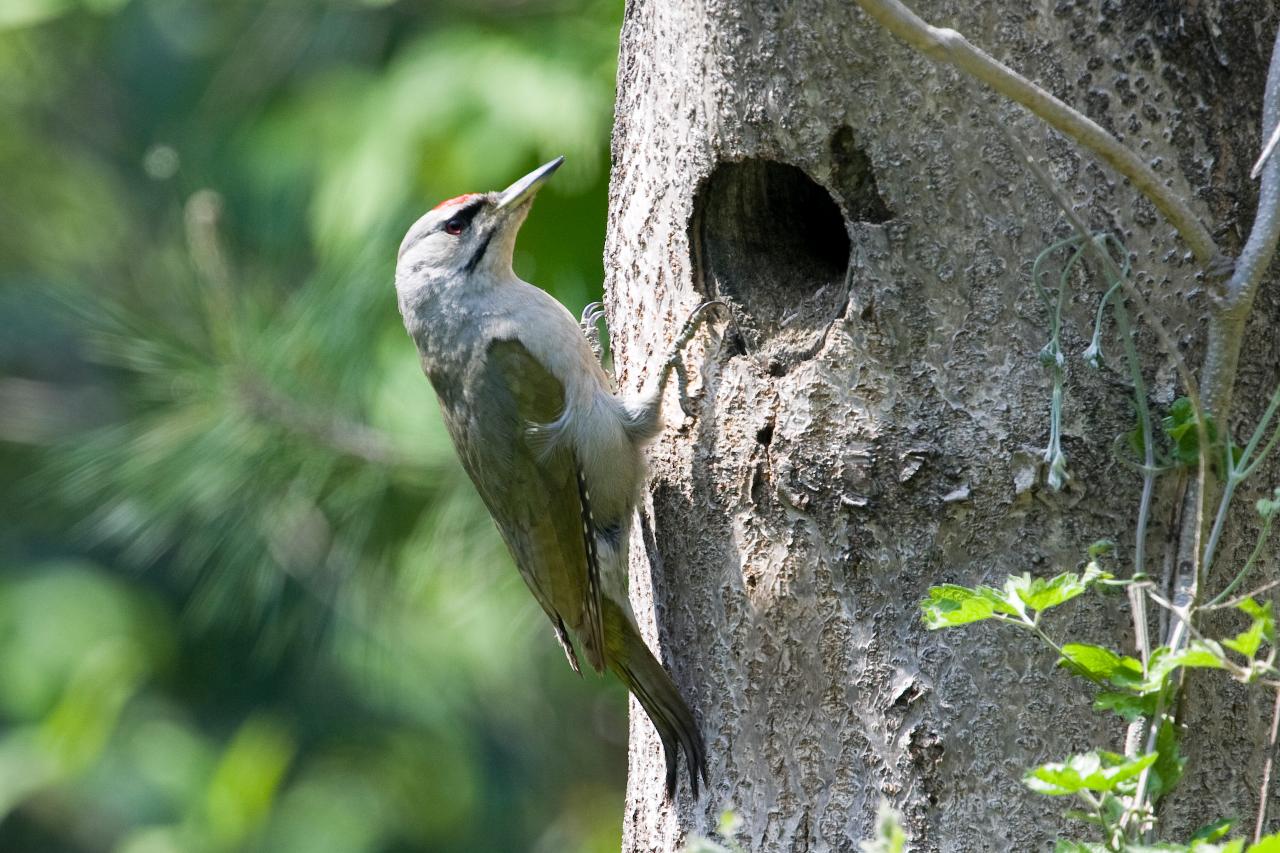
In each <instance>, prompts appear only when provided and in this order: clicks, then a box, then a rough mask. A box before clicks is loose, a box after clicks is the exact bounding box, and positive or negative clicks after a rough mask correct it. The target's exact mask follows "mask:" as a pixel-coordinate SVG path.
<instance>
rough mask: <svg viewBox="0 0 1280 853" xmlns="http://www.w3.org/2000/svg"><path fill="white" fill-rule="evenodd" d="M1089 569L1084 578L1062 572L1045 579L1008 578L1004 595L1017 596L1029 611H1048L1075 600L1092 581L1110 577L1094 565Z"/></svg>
mask: <svg viewBox="0 0 1280 853" xmlns="http://www.w3.org/2000/svg"><path fill="white" fill-rule="evenodd" d="M1089 568H1090V570H1089V571H1086V573H1085V576H1084V577H1081V576H1080V575H1078V574H1076V573H1075V572H1063V573H1062V574H1059V575H1056V576H1054V577H1052V578H1047V579H1046V578H1033V577H1031V576H1030V575H1029V574H1024V575H1022V576H1021V577H1016V576H1010V578H1009V580H1008V581H1007V582H1006V584H1005V590H1006V594H1007V595H1009V597H1010V598H1012V597H1013V596H1017V598H1018V600H1020V601H1021V602H1022V603H1023V604H1025V605H1026V606H1027V608H1028V609H1030V610H1048V609H1050V608H1051V607H1057V606H1058V605H1060V604H1065V603H1066V602H1068V601H1070V600H1071V599H1073V598H1075V597H1076V596H1078V595H1079V594H1080V593H1082V592H1084V591H1085V590H1087V589H1088V588H1089V586H1090V584H1092V583H1093V582H1094V581H1097V580H1100V579H1101V578H1103V577H1110V575H1108V574H1107V573H1106V572H1104V571H1102V570H1101V569H1099V568H1098V566H1097V564H1096V563H1091V564H1090V567H1089Z"/></svg>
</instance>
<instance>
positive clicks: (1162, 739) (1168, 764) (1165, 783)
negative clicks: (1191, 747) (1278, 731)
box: [1147, 720, 1187, 803]
mask: <svg viewBox="0 0 1280 853" xmlns="http://www.w3.org/2000/svg"><path fill="white" fill-rule="evenodd" d="M1156 754H1157V755H1159V756H1160V757H1159V758H1158V759H1156V762H1155V764H1153V765H1151V772H1150V773H1149V774H1148V776H1147V786H1148V791H1149V792H1150V795H1151V801H1152V802H1153V803H1156V802H1159V801H1160V798H1161V797H1163V796H1164V795H1165V794H1167V793H1169V792H1170V791H1172V790H1173V789H1174V787H1175V786H1176V785H1177V784H1178V782H1179V780H1181V779H1182V771H1183V770H1184V769H1185V768H1186V766H1187V759H1186V757H1185V756H1184V755H1183V754H1182V750H1181V749H1180V748H1179V744H1178V729H1177V726H1175V725H1174V724H1173V723H1171V722H1169V721H1168V720H1165V721H1164V723H1163V724H1162V725H1161V726H1160V732H1159V733H1158V734H1157V735H1156Z"/></svg>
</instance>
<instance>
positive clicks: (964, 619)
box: [920, 583, 1018, 630]
mask: <svg viewBox="0 0 1280 853" xmlns="http://www.w3.org/2000/svg"><path fill="white" fill-rule="evenodd" d="M920 609H921V611H922V615H923V618H924V624H925V627H926V628H929V629H930V630H936V629H938V628H953V627H955V626H957V625H967V624H969V623H970V622H981V621H982V620H984V619H990V618H991V617H992V616H994V615H995V614H997V613H1000V614H1004V615H1008V616H1016V615H1018V611H1017V609H1015V608H1014V607H1012V606H1011V605H1010V604H1009V603H1008V602H1007V601H1006V600H1005V598H1004V596H1003V595H1002V594H1001V593H1000V591H999V590H994V589H992V588H991V587H986V586H980V587H977V588H976V589H970V588H969V587H967V586H958V585H956V584H950V583H948V584H942V585H941V586H934V587H930V588H929V597H928V598H926V599H925V600H924V601H921V602H920Z"/></svg>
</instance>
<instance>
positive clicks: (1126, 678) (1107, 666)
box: [1058, 643, 1142, 687]
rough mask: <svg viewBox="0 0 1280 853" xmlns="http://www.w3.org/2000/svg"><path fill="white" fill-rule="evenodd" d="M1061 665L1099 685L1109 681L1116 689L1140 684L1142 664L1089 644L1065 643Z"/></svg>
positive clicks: (1134, 659)
mask: <svg viewBox="0 0 1280 853" xmlns="http://www.w3.org/2000/svg"><path fill="white" fill-rule="evenodd" d="M1058 662H1059V663H1060V664H1061V665H1063V666H1066V667H1067V668H1068V669H1070V670H1072V671H1073V672H1075V673H1076V674H1077V675H1080V676H1083V677H1084V678H1087V679H1089V680H1090V681H1096V682H1098V683H1099V684H1101V683H1103V682H1106V681H1109V682H1111V683H1112V684H1114V685H1116V686H1117V687H1126V686H1130V685H1136V684H1140V683H1141V682H1142V663H1141V662H1140V661H1139V660H1137V659H1136V658H1131V657H1128V656H1126V655H1119V654H1116V653H1115V652H1113V651H1111V650H1110V649H1108V648H1104V647H1102V646H1095V645H1091V644H1089V643H1067V644H1066V645H1064V646H1063V647H1062V657H1061V658H1060V659H1059V661H1058Z"/></svg>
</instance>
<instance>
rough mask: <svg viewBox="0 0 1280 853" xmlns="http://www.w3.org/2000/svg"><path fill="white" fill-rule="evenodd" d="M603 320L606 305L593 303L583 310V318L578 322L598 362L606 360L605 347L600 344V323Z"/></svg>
mask: <svg viewBox="0 0 1280 853" xmlns="http://www.w3.org/2000/svg"><path fill="white" fill-rule="evenodd" d="M603 319H604V305H603V304H602V303H600V302H592V303H590V304H588V305H587V307H585V308H583V309H582V318H581V319H580V320H579V321H578V323H579V325H580V326H581V327H582V334H583V335H584V336H585V337H586V339H587V344H588V345H589V346H590V347H591V352H592V353H593V354H594V355H595V357H596V361H603V359H604V347H603V346H602V345H601V343H600V321H601V320H603Z"/></svg>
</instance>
